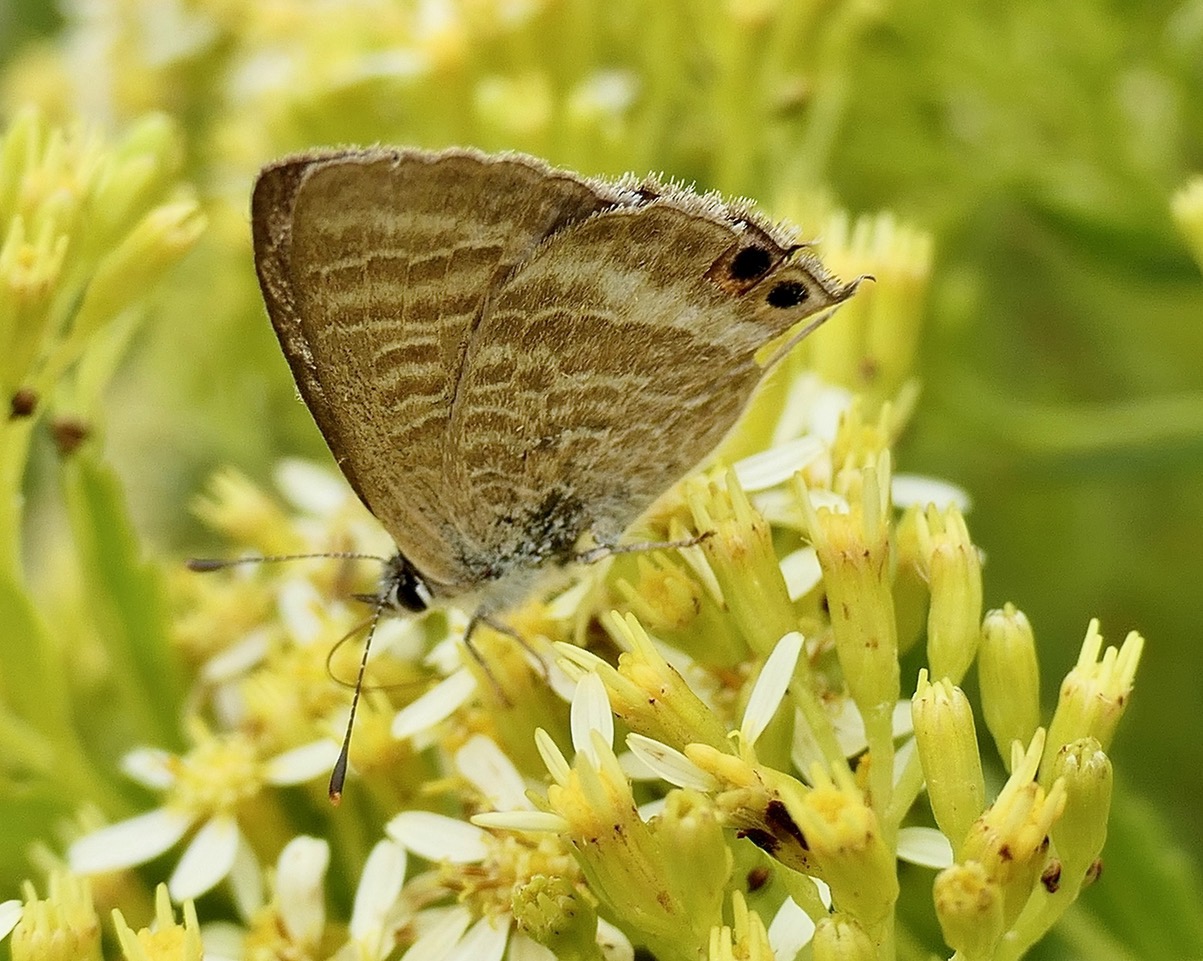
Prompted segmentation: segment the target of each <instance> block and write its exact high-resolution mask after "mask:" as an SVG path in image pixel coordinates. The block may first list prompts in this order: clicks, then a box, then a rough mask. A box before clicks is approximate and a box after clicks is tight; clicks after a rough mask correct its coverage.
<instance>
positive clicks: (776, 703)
mask: <svg viewBox="0 0 1203 961" xmlns="http://www.w3.org/2000/svg"><path fill="white" fill-rule="evenodd" d="M803 643H804V642H803V639H802V635H801V634H799V633H798V632H797V631H790V632H789V633H788V634H786V635H785V636H784V637H783V638H781V640H779V641H778V642H777V645H776V646H775V647H774V648H773V653H772V654H770V655H769V657H768V660H766V661H765V662H764V667H762V668H761V669H760V675H759V676H758V677H757V678H756V683H755V684H754V685H753V686H752V693H751V694H750V695H748V706H747V708H745V709H744V719H743V723H742V724H740V726H739V732H740V734H741V735H742V736H743V739H744V742H745V743H747V744H755V743H756V739H757V738H758V737H760V735H761V734H763V733H764V729H765V728H766V727H768V726H769V722H770V721H771V720H772V719H773V715H774V714H776V713H777V709H778V708H779V707H781V699H782V698H783V697H785V690H786V688H788V687H789V682H790V681H791V680H793V677H794V668H795V667H796V666H797V665H798V655H799V654H801V653H802V645H803Z"/></svg>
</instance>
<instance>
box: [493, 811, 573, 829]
mask: <svg viewBox="0 0 1203 961" xmlns="http://www.w3.org/2000/svg"><path fill="white" fill-rule="evenodd" d="M472 823H473V824H475V825H477V826H478V827H482V828H499V829H501V830H503V831H527V832H532V833H533V832H550V833H552V834H564V833H566V832H567V831H568V828H569V827H570V825H569V824H568V821H567V820H566V819H565V818H563V817H561V816H560V815H558V814H553V813H551V812H550V811H486V812H485V813H484V814H474V815H472Z"/></svg>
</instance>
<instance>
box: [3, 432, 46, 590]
mask: <svg viewBox="0 0 1203 961" xmlns="http://www.w3.org/2000/svg"><path fill="white" fill-rule="evenodd" d="M7 416H8V412H7V411H2V410H0V417H4V418H5V419H4V420H0V578H6V579H9V580H12V581H13V582H14V583H18V582H19V581H20V580H21V518H22V516H23V514H24V506H25V496H24V494H23V493H22V482H23V480H24V477H25V465H26V463H27V462H28V460H29V439H30V434H31V433H32V431H33V425H34V423H36V421H37V418H36V417H23V418H20V419H19V420H8V419H7Z"/></svg>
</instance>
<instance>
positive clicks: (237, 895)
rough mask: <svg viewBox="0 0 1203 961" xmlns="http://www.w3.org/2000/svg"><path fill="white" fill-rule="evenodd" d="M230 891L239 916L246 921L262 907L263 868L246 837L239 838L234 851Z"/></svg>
mask: <svg viewBox="0 0 1203 961" xmlns="http://www.w3.org/2000/svg"><path fill="white" fill-rule="evenodd" d="M230 891H231V893H232V895H233V897H234V906H235V907H236V908H237V909H238V915H239V917H241V918H243V919H244V920H246V921H250V919H251V918H253V917H254V916H255V913H256V912H257V911H258V910H259V909H260V908H262V907H263V904H264V898H263V868H261V867H260V866H259V859H258V858H257V857H255V852H254V851H252V850H251V846H250V845H249V844H247V842H246V838H242V837H240V838H239V840H238V850H237V851H236V852H235V853H234V864H233V865H232V866H231V867H230Z"/></svg>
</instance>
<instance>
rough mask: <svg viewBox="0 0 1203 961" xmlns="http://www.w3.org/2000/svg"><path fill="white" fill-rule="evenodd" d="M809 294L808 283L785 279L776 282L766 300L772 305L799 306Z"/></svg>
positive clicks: (782, 306)
mask: <svg viewBox="0 0 1203 961" xmlns="http://www.w3.org/2000/svg"><path fill="white" fill-rule="evenodd" d="M808 296H809V292H808V291H807V290H806V285H805V284H802V283H799V282H798V281H796V280H783V281H782V282H781V283H779V284H774V285H773V287H772V289H771V290H770V291H769V293H768V296H767V297H765V301H766V302H767V303H768V305H769V306H770V307H781V308H786V307H797V306H798V304H800V303H802V301H804V300H805V299H806V298H807V297H808Z"/></svg>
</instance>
